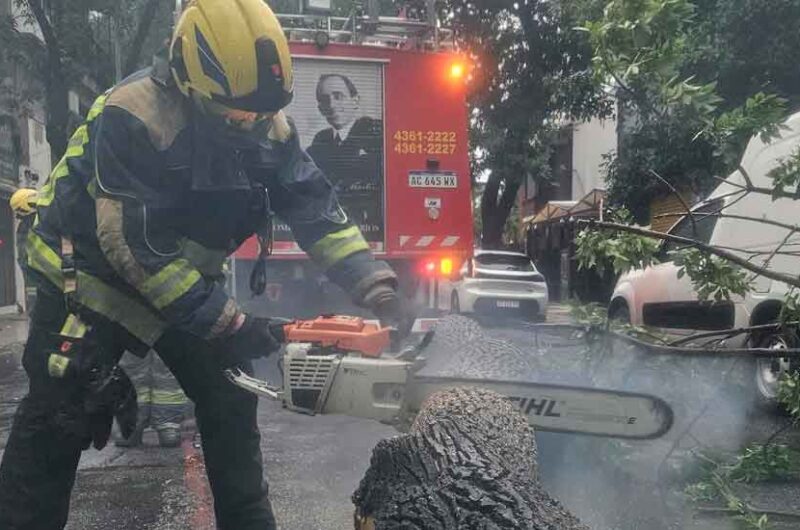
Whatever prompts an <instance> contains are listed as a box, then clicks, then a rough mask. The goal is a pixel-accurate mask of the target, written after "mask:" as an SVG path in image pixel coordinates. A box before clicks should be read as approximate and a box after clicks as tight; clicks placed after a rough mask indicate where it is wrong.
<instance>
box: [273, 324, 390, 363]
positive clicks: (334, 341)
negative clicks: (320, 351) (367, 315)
mask: <svg viewBox="0 0 800 530" xmlns="http://www.w3.org/2000/svg"><path fill="white" fill-rule="evenodd" d="M283 329H284V333H285V334H286V340H287V341H288V342H310V343H312V344H318V345H320V346H335V347H337V348H339V349H341V350H344V351H349V352H357V353H361V354H362V355H365V356H367V357H380V355H381V353H383V352H384V350H386V349H387V348H388V347H389V346H390V344H391V338H390V336H389V328H382V327H380V326H377V325H375V324H369V323H367V322H364V319H363V318H361V317H351V316H344V315H334V316H322V317H317V318H315V319H314V320H298V321H297V322H293V323H291V324H287V325H286V326H284V327H283Z"/></svg>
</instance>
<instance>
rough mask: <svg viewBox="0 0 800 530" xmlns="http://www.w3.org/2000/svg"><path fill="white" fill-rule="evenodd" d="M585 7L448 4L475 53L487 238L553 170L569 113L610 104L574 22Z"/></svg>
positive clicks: (494, 238) (478, 162)
mask: <svg viewBox="0 0 800 530" xmlns="http://www.w3.org/2000/svg"><path fill="white" fill-rule="evenodd" d="M580 15H581V12H579V11H578V10H577V9H576V8H575V7H574V6H571V5H569V4H566V3H563V4H558V3H553V2H544V1H540V0H520V1H513V0H499V1H498V0H471V1H468V2H460V1H459V2H456V1H449V2H447V4H446V8H445V10H444V16H445V17H446V18H447V21H448V23H449V24H450V25H452V26H453V27H454V28H455V30H456V31H457V37H458V42H459V45H460V46H462V47H463V48H464V49H465V50H466V51H467V52H468V53H469V54H470V56H471V58H472V61H473V66H474V68H473V79H472V84H471V92H470V98H469V105H470V117H471V125H472V128H471V137H470V138H471V143H472V146H471V147H472V153H473V159H472V172H473V175H478V174H488V182H487V183H486V187H485V190H484V194H483V196H482V201H481V215H482V219H481V225H482V229H483V234H482V236H483V237H482V239H483V245H484V246H487V247H492V246H498V245H500V244H501V240H502V233H503V228H504V225H505V222H506V220H507V218H508V215H509V212H510V211H511V209H512V206H513V204H514V201H515V199H516V195H517V191H518V190H519V187H520V184H521V183H522V182H523V180H524V179H525V178H526V177H527V176H529V175H530V176H532V177H533V178H534V179H536V180H539V181H542V180H546V179H548V178H549V177H550V163H549V162H550V152H551V146H552V143H553V139H554V135H555V133H556V132H557V130H558V128H559V126H560V125H561V123H562V120H564V119H568V118H581V117H586V116H589V115H594V114H603V113H606V112H608V109H609V107H608V102H607V100H606V99H605V98H604V97H603V96H604V95H603V94H602V92H600V91H598V90H597V88H596V86H595V85H594V83H593V80H592V73H591V69H590V60H591V49H590V47H589V42H588V39H587V38H586V36H585V35H582V34H578V33H577V32H574V31H572V30H571V28H572V26H574V25H575V24H576V23H577V21H578V20H579V19H580Z"/></svg>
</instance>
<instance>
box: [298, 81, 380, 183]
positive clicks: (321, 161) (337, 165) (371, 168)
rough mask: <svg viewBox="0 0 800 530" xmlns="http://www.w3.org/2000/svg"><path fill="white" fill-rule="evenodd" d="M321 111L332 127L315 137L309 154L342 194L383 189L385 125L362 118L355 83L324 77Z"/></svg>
mask: <svg viewBox="0 0 800 530" xmlns="http://www.w3.org/2000/svg"><path fill="white" fill-rule="evenodd" d="M317 108H318V109H319V112H320V114H322V116H323V117H324V118H325V120H326V121H327V122H328V124H329V125H330V127H328V128H325V129H322V130H321V131H319V132H318V133H317V134H316V135H315V136H314V139H313V141H312V142H311V145H310V146H309V147H308V154H309V155H311V157H312V158H313V159H314V161H315V162H316V163H317V165H318V166H319V167H320V169H322V171H323V172H324V173H325V174H326V175H327V176H328V178H329V179H330V180H331V182H332V183H333V184H334V186H335V187H336V189H337V191H338V192H340V193H341V194H343V195H345V196H346V195H347V194H348V193H353V194H356V195H361V194H362V193H365V192H366V193H370V194H374V193H375V192H376V191H378V190H380V188H381V181H382V155H383V123H382V122H381V120H379V119H375V118H371V117H369V116H363V115H362V116H359V112H360V99H359V95H358V89H357V88H356V86H355V85H354V84H353V82H352V81H351V80H350V79H349V78H348V77H347V76H344V75H341V74H325V75H322V76H320V78H319V81H318V82H317Z"/></svg>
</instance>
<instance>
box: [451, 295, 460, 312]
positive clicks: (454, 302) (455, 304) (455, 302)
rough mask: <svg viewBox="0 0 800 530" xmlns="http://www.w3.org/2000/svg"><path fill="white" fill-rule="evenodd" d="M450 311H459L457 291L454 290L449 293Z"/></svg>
mask: <svg viewBox="0 0 800 530" xmlns="http://www.w3.org/2000/svg"><path fill="white" fill-rule="evenodd" d="M450 313H451V314H453V315H458V314H460V313H461V303H460V302H459V300H458V293H457V292H455V291H453V294H451V295H450Z"/></svg>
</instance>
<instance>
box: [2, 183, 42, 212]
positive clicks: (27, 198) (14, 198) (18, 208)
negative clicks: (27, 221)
mask: <svg viewBox="0 0 800 530" xmlns="http://www.w3.org/2000/svg"><path fill="white" fill-rule="evenodd" d="M36 198H37V192H36V190H32V189H30V188H20V189H18V190H17V191H15V192H14V194H13V195H11V200H9V201H8V202H9V204H10V205H11V209H12V210H13V211H14V213H15V214H17V215H31V214H32V213H36Z"/></svg>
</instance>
